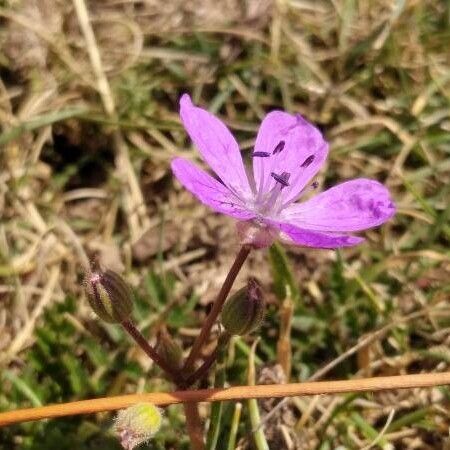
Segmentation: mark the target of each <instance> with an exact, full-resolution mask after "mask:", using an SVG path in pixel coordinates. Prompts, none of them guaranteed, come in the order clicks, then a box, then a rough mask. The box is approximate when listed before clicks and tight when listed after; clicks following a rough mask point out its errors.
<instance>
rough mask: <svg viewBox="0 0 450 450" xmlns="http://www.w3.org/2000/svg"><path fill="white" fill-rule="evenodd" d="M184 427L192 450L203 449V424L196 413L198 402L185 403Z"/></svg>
mask: <svg viewBox="0 0 450 450" xmlns="http://www.w3.org/2000/svg"><path fill="white" fill-rule="evenodd" d="M184 413H185V415H186V427H187V431H188V434H189V439H190V440H191V445H192V450H205V441H204V440H203V425H202V420H201V419H200V414H199V413H198V403H185V404H184Z"/></svg>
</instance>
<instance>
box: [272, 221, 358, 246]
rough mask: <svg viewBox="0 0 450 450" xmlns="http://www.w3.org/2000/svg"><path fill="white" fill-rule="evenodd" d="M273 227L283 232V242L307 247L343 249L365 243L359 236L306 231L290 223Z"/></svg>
mask: <svg viewBox="0 0 450 450" xmlns="http://www.w3.org/2000/svg"><path fill="white" fill-rule="evenodd" d="M271 226H272V227H274V228H276V229H278V230H279V231H281V236H280V237H281V239H282V240H284V241H286V242H288V243H293V244H296V245H302V246H305V247H315V248H341V247H352V246H354V245H358V244H361V242H364V238H361V237H359V236H351V235H342V234H335V233H324V232H319V231H311V230H305V229H302V228H298V227H296V226H294V225H291V224H289V223H281V222H278V223H275V222H272V223H271Z"/></svg>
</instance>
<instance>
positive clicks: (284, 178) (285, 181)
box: [270, 172, 291, 187]
mask: <svg viewBox="0 0 450 450" xmlns="http://www.w3.org/2000/svg"><path fill="white" fill-rule="evenodd" d="M270 175H271V177H272V178H274V179H275V181H276V182H277V183H280V184H281V185H282V187H288V186H289V177H290V176H291V174H290V173H289V172H283V173H282V174H281V175H278V174H277V173H275V172H271V173H270Z"/></svg>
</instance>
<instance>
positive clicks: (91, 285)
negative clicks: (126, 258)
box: [85, 270, 133, 323]
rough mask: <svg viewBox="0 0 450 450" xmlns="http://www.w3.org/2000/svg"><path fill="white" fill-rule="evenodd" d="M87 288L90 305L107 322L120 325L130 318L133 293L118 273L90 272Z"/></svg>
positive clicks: (87, 277)
mask: <svg viewBox="0 0 450 450" xmlns="http://www.w3.org/2000/svg"><path fill="white" fill-rule="evenodd" d="M85 288H86V293H87V297H88V300H89V304H90V305H91V307H92V309H93V310H94V312H95V313H96V314H97V315H98V316H99V317H100V318H101V319H103V320H104V321H105V322H109V323H119V322H123V321H125V320H127V319H128V318H129V317H130V315H131V312H132V310H133V301H132V293H131V290H130V288H129V286H128V284H127V283H126V282H125V280H124V279H123V278H122V277H121V276H120V275H118V274H117V273H115V272H113V271H112V270H106V271H105V272H101V271H96V272H90V273H88V274H87V276H86V279H85Z"/></svg>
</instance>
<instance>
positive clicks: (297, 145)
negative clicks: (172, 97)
mask: <svg viewBox="0 0 450 450" xmlns="http://www.w3.org/2000/svg"><path fill="white" fill-rule="evenodd" d="M180 115H181V120H182V122H183V125H184V127H185V129H186V131H187V132H188V134H189V136H190V137H191V139H192V141H193V142H194V144H195V145H196V146H197V148H198V149H199V151H200V154H201V156H202V157H203V159H204V161H205V162H206V163H207V164H208V165H209V166H210V167H211V169H212V170H213V171H214V172H215V174H216V175H217V177H218V178H219V179H216V178H213V177H212V176H210V175H208V174H207V173H206V172H204V171H203V170H201V169H200V168H198V167H197V166H196V165H195V164H193V163H192V162H190V161H188V160H186V159H184V158H175V159H174V160H173V161H172V170H173V172H174V174H175V176H176V177H177V178H178V180H179V181H180V182H181V184H183V186H184V187H185V188H186V189H188V190H189V191H190V192H192V193H193V194H194V195H195V196H196V197H197V198H198V199H199V200H200V201H201V202H202V203H204V204H206V205H207V206H209V207H210V208H212V209H213V210H214V211H216V212H219V213H222V214H226V215H229V216H232V217H234V218H235V219H237V220H238V232H239V235H240V237H241V240H242V244H247V245H251V246H253V247H256V248H261V247H267V246H269V245H271V244H272V242H273V241H274V240H275V239H277V238H280V239H281V240H283V241H285V242H288V243H292V244H296V245H303V246H307V247H318V248H339V247H347V246H352V245H356V244H359V243H361V242H362V241H363V240H364V239H363V238H361V237H359V236H354V235H352V234H349V233H352V232H356V231H361V230H365V229H368V228H372V227H375V226H378V225H381V224H382V223H384V222H386V221H387V220H388V219H389V218H391V217H392V216H393V215H394V214H395V206H394V204H393V202H392V200H391V198H390V194H389V191H388V190H387V189H386V188H385V187H384V186H383V185H382V184H381V183H379V182H378V181H375V180H369V179H366V178H358V179H355V180H350V181H347V182H344V183H341V184H338V185H336V186H334V187H332V188H330V189H328V190H326V191H324V192H322V193H320V194H318V195H316V196H314V197H312V198H311V199H310V200H307V201H305V202H302V203H297V200H298V199H299V198H301V196H302V195H303V194H304V193H306V191H308V190H311V189H315V188H317V183H312V184H309V181H310V180H311V178H313V177H314V176H315V175H316V174H317V172H318V171H319V169H320V168H321V167H322V165H323V164H324V162H325V160H326V158H327V155H328V144H327V142H325V140H324V139H323V137H322V135H321V133H320V131H319V130H318V129H317V128H315V127H314V126H313V125H311V124H310V123H308V122H307V121H306V120H305V119H303V117H301V116H300V115H298V114H297V115H291V114H288V113H286V112H283V111H272V112H270V113H269V114H267V116H266V117H265V118H264V120H263V121H262V123H261V126H260V128H259V131H258V135H257V137H256V142H255V148H254V151H253V153H252V159H253V173H252V174H250V173H249V174H247V170H246V167H245V165H244V162H243V160H242V157H241V153H240V150H239V146H238V144H237V142H236V140H235V139H234V138H233V136H232V135H231V133H230V131H229V130H228V128H227V127H226V126H225V125H224V124H223V123H222V122H221V121H220V120H219V119H218V118H217V117H215V116H214V115H212V114H211V113H209V112H208V111H206V110H204V109H202V108H199V107H197V106H195V105H193V103H192V101H191V99H190V97H189V96H188V95H187V94H185V95H183V96H182V97H181V100H180Z"/></svg>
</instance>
